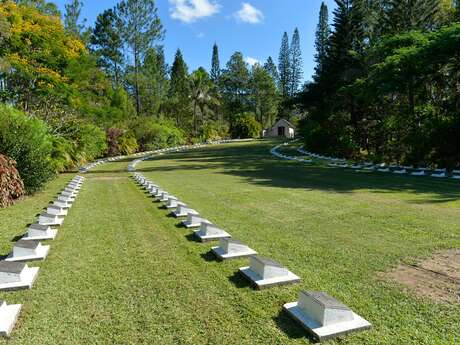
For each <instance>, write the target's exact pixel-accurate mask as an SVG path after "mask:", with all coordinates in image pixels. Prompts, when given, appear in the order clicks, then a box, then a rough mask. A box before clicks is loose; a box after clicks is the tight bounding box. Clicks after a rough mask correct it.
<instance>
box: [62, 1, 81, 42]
mask: <svg viewBox="0 0 460 345" xmlns="http://www.w3.org/2000/svg"><path fill="white" fill-rule="evenodd" d="M82 7H83V3H82V2H81V1H80V0H72V1H71V2H70V3H68V4H66V5H65V14H64V26H65V29H66V31H67V32H69V33H71V34H73V35H75V36H80V35H81V32H82V30H83V29H84V27H85V25H84V24H78V22H79V20H80V15H81V9H82Z"/></svg>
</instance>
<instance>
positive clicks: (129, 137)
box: [118, 131, 139, 155]
mask: <svg viewBox="0 0 460 345" xmlns="http://www.w3.org/2000/svg"><path fill="white" fill-rule="evenodd" d="M138 148H139V145H138V144H137V140H136V137H135V136H134V134H133V133H131V132H129V131H125V133H123V134H122V135H121V136H120V137H118V150H119V151H120V153H121V154H122V155H131V154H133V153H135V152H136V151H137V149H138Z"/></svg>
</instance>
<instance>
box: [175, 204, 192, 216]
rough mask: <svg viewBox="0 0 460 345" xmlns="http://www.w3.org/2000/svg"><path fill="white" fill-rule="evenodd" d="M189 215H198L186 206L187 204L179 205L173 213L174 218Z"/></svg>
mask: <svg viewBox="0 0 460 345" xmlns="http://www.w3.org/2000/svg"><path fill="white" fill-rule="evenodd" d="M189 213H193V214H196V215H198V212H197V211H195V210H194V209H192V208H190V207H188V206H186V205H185V204H183V205H182V203H181V204H179V203H178V205H177V208H176V209H175V210H174V211H173V212H172V214H173V216H174V217H176V218H179V217H187V215H188V214H189Z"/></svg>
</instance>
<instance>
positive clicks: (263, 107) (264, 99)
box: [249, 61, 278, 128]
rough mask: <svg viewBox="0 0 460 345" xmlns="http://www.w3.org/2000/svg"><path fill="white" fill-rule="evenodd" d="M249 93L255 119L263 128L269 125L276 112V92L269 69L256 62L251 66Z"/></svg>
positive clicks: (271, 123) (272, 121)
mask: <svg viewBox="0 0 460 345" xmlns="http://www.w3.org/2000/svg"><path fill="white" fill-rule="evenodd" d="M272 63H273V61H272ZM275 68H276V67H275ZM249 95H250V100H251V105H252V107H253V111H254V113H255V115H256V119H257V121H259V122H260V123H261V124H262V126H264V128H268V127H271V126H272V125H273V123H274V122H275V119H276V115H277V112H278V93H277V90H276V82H275V80H274V79H273V77H272V74H271V72H270V71H269V69H268V70H267V69H266V68H265V67H261V66H259V65H257V64H256V65H254V66H253V67H252V72H251V78H250V81H249Z"/></svg>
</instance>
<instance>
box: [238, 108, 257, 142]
mask: <svg viewBox="0 0 460 345" xmlns="http://www.w3.org/2000/svg"><path fill="white" fill-rule="evenodd" d="M261 132H262V125H261V124H260V123H259V122H257V120H256V118H255V116H254V114H251V113H243V114H239V115H237V116H236V118H235V121H234V122H233V124H232V128H231V134H232V138H239V139H246V138H258V137H260V133H261Z"/></svg>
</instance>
